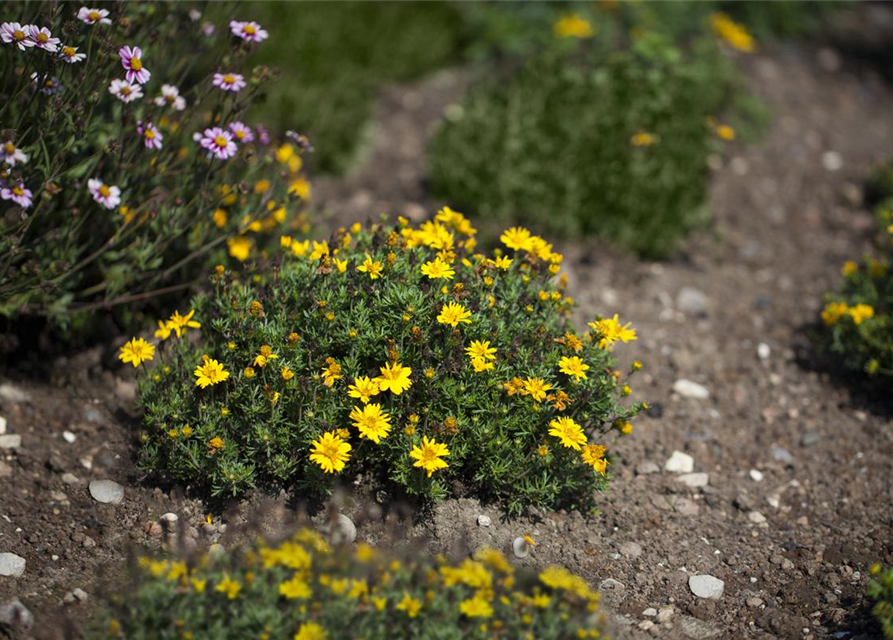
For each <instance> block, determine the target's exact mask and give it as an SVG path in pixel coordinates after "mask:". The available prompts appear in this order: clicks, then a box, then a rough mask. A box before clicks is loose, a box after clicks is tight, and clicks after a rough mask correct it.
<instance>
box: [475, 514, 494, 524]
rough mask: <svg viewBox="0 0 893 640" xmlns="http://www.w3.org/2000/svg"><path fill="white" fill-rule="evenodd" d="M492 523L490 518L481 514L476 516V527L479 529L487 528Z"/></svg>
mask: <svg viewBox="0 0 893 640" xmlns="http://www.w3.org/2000/svg"><path fill="white" fill-rule="evenodd" d="M491 524H493V522H492V521H491V520H490V516H487V515H484V514H481V515H479V516H478V526H479V527H489V526H490V525H491Z"/></svg>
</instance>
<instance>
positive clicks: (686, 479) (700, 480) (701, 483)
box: [676, 473, 710, 489]
mask: <svg viewBox="0 0 893 640" xmlns="http://www.w3.org/2000/svg"><path fill="white" fill-rule="evenodd" d="M676 481H677V482H681V483H682V484H684V485H685V486H687V487H692V488H693V489H696V488H698V487H706V486H707V483H708V482H709V481H710V476H709V475H708V474H706V473H684V474H682V475H680V476H677V477H676Z"/></svg>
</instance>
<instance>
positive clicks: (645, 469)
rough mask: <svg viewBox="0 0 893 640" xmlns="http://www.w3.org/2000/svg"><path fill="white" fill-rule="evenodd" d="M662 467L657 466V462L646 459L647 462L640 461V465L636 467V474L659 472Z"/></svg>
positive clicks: (643, 474) (646, 474) (645, 474)
mask: <svg viewBox="0 0 893 640" xmlns="http://www.w3.org/2000/svg"><path fill="white" fill-rule="evenodd" d="M659 472H660V467H659V466H657V463H655V462H651V461H650V460H646V461H645V462H641V463H639V466H637V467H636V475H637V476H648V475H651V474H652V473H659Z"/></svg>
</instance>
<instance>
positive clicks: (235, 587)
mask: <svg viewBox="0 0 893 640" xmlns="http://www.w3.org/2000/svg"><path fill="white" fill-rule="evenodd" d="M214 590H215V591H219V592H220V593H225V594H226V597H227V598H229V599H230V600H235V599H236V598H238V597H239V591H241V590H242V584H241V583H240V582H239V581H238V580H233V579H232V578H230V577H229V575H227V574H225V573H224V574H223V580H221V581H220V584H218V585H217V586H216V587H214Z"/></svg>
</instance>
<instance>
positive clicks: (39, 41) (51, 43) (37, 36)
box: [27, 24, 60, 53]
mask: <svg viewBox="0 0 893 640" xmlns="http://www.w3.org/2000/svg"><path fill="white" fill-rule="evenodd" d="M27 29H28V38H29V39H30V40H31V42H33V43H34V46H35V47H37V48H38V49H45V50H46V51H49V52H50V53H55V52H56V50H57V46H56V45H58V44H59V42H60V41H59V38H54V37H53V34H52V33H50V30H49V29H47V28H46V27H41V28H39V29H38V28H37V27H36V26H35V25H33V24H31V25H28V27H27Z"/></svg>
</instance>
